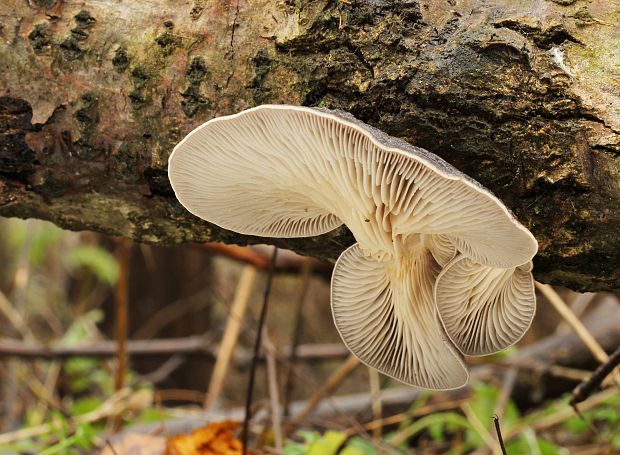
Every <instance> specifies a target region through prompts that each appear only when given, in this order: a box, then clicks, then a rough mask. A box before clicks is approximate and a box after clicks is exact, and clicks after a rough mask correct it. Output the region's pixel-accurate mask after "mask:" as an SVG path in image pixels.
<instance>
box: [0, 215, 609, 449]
mask: <svg viewBox="0 0 620 455" xmlns="http://www.w3.org/2000/svg"><path fill="white" fill-rule="evenodd" d="M121 242H122V241H121V240H119V239H114V238H109V237H106V236H104V235H100V234H94V233H89V232H83V233H75V232H68V231H63V230H61V229H59V228H58V227H56V226H54V225H53V224H50V223H46V222H42V221H36V220H27V221H23V220H16V219H0V264H2V267H1V268H0V378H1V384H0V394H1V401H0V453H2V454H4V453H7V454H8V453H33V454H45V455H50V454H85V453H97V452H98V451H100V450H104V451H105V449H106V447H107V446H109V445H111V444H121V443H120V442H114V443H109V442H106V441H120V440H121V439H122V438H123V437H125V436H126V435H128V434H131V432H133V431H139V432H142V433H146V434H149V435H153V437H155V435H157V437H161V436H163V437H164V439H162V440H161V441H160V440H159V439H158V440H157V441H158V444H160V443H161V444H162V445H161V447H160V446H157V447H159V449H153V452H144V453H145V454H146V453H163V445H165V437H167V436H170V435H172V434H175V433H179V432H189V431H191V430H192V429H194V428H196V427H197V426H200V425H201V424H204V423H205V422H206V421H213V420H217V419H222V418H229V417H231V418H236V419H239V418H241V417H242V413H241V411H240V409H241V407H242V406H243V403H244V399H245V394H246V383H247V367H248V361H249V357H248V355H249V352H250V351H251V348H252V343H253V340H254V335H255V330H256V322H257V320H258V311H259V303H260V300H261V294H262V292H263V289H264V285H265V280H266V273H265V271H264V270H263V269H261V267H260V266H259V265H260V263H261V261H267V260H268V256H269V251H270V249H269V248H267V247H265V248H262V249H261V248H255V249H247V251H245V250H244V251H245V252H241V250H240V249H234V250H222V249H221V248H222V247H217V248H215V247H213V248H208V247H205V246H203V245H182V246H177V247H156V246H149V245H140V244H129V246H128V248H129V254H128V256H127V259H123V256H122V255H120V254H119V251H120V248H121ZM222 251H226V254H222ZM244 255H247V257H246V256H244ZM282 256H283V258H282V261H284V262H283V265H281V267H280V269H281V271H280V272H279V273H277V274H276V276H275V279H274V280H275V281H274V287H273V291H272V298H271V303H270V309H269V315H268V322H267V326H266V330H267V333H268V339H269V340H270V342H271V343H272V344H273V345H274V346H275V349H276V351H277V356H276V360H277V378H278V381H277V389H278V396H279V397H280V398H279V399H280V403H281V404H282V405H283V406H285V404H283V403H284V402H286V401H290V402H293V401H296V402H297V407H295V405H291V408H290V413H289V414H291V415H293V416H295V413H296V412H297V413H298V412H299V410H300V409H302V408H303V407H304V406H305V405H307V404H308V401H307V400H308V399H309V398H310V397H311V396H312V395H313V394H316V393H317V391H319V390H320V389H321V388H322V387H324V386H325V384H326V381H327V383H329V381H330V380H333V374H334V371H337V370H338V369H339V368H341V367H342V362H343V360H344V359H345V358H346V351H344V352H343V351H342V349H341V344H340V339H339V337H338V334H337V332H336V330H335V328H334V327H333V323H332V318H331V310H330V307H329V275H330V270H331V265H329V264H323V263H319V262H318V261H314V260H309V259H304V258H301V257H299V256H296V255H294V254H293V253H290V252H283V255H282ZM247 258H253V259H252V260H251V261H248V259H247ZM240 259H241V260H240ZM123 260H125V261H126V262H127V263H126V264H125V266H126V268H127V270H128V272H127V276H126V277H125V278H126V279H127V283H128V302H129V311H128V321H129V323H128V326H127V333H128V338H129V340H131V342H134V341H136V340H148V341H149V342H150V344H149V343H147V348H145V349H146V350H147V351H148V347H149V346H150V347H151V348H153V349H155V348H158V347H162V349H163V347H165V346H167V345H166V342H167V341H168V340H176V342H177V343H178V344H176V345H175V346H179V347H180V348H179V350H178V352H174V351H170V350H168V351H165V352H159V353H157V352H151V353H148V352H147V353H144V352H142V354H131V355H130V356H129V364H128V367H127V368H126V369H125V370H124V371H123V372H122V373H123V374H122V376H123V378H124V380H123V381H122V382H123V386H122V388H119V387H118V385H117V384H116V383H115V382H116V381H115V371H116V368H117V365H118V362H117V357H116V355H115V349H116V344H115V343H114V342H113V341H114V340H115V338H116V337H117V323H118V320H117V312H116V304H117V303H116V302H117V300H116V299H117V298H118V297H117V294H116V292H117V291H118V286H119V283H120V281H122V280H123V276H122V272H121V270H122V267H121V266H122V265H123V264H122V263H121V262H122V261H123ZM252 261H253V262H252ZM257 264H259V265H257ZM244 274H245V276H246V278H247V280H246V281H245V283H246V284H245V285H242V282H243V280H244V278H243V276H244ZM243 286H246V287H247V288H248V292H249V295H248V302H249V303H248V306H247V311H246V312H245V313H244V314H243V317H242V318H241V320H240V321H238V322H239V324H240V332H239V336H238V340H235V344H234V355H233V358H232V360H231V361H230V366H229V367H228V370H227V373H226V375H225V378H224V381H223V383H222V384H221V390H220V391H219V392H218V393H217V396H216V397H215V403H214V404H213V406H212V407H210V409H209V410H207V409H205V408H204V406H203V404H204V400H205V392H206V391H207V389H208V387H209V380H210V378H211V374H212V372H213V365H214V362H215V360H216V357H217V353H218V351H217V347H218V345H219V343H220V342H221V340H222V337H223V335H224V333H225V331H226V327H227V325H228V324H229V323H230V320H231V316H230V315H231V305H232V304H233V302H234V301H235V297H236V296H237V295H238V293H239V292H240V288H241V287H243ZM559 292H560V294H561V295H562V296H563V297H564V298H565V300H567V301H569V302H572V303H573V305H572V307H573V309H574V310H575V312H577V313H579V315H580V316H581V317H585V316H586V315H587V314H588V313H593V312H595V310H596V308H597V307H598V306H599V305H602V304H603V303H607V304H609V301H610V300H613V302H614V304H615V305H616V308H618V301H617V299H616V298H615V297H613V296H610V295H602V294H601V295H591V296H589V297H587V298H584V297H583V296H580V295H577V294H574V293H571V292H569V291H566V290H559ZM579 302H582V303H581V304H579ZM583 302H586V304H585V305H584V304H583ZM581 307H583V308H581ZM567 332H570V330H568V329H567V328H566V327H565V324H563V322H562V321H561V319H560V318H559V317H558V316H557V315H556V314H555V312H554V311H553V310H551V309H549V306H548V305H545V302H544V300H542V299H541V300H540V301H539V309H538V315H537V319H536V321H535V324H534V326H533V328H532V330H531V331H530V332H529V333H528V335H527V336H526V338H525V339H524V340H522V342H520V343H519V345H518V346H517V347H515V348H511V349H510V350H508V351H506V352H504V353H502V354H501V355H496V356H491V357H485V358H475V359H469V361H470V364H471V365H472V367H474V368H478V367H480V368H481V370H480V371H482V370H483V373H482V374H481V375H479V377H477V378H474V379H473V380H472V381H471V384H470V386H469V387H468V388H466V389H463V390H461V391H458V392H457V393H452V392H450V393H448V392H446V393H439V392H438V393H430V392H418V391H415V393H414V392H411V389H408V388H403V387H401V386H400V385H399V384H398V383H395V382H394V381H392V380H390V379H389V378H385V377H380V380H379V389H380V390H381V391H382V392H383V393H384V394H385V396H386V397H387V396H388V393H393V395H394V397H396V398H394V397H393V398H391V399H387V398H386V399H383V396H384V395H381V397H382V401H383V402H382V403H379V400H378V399H377V393H378V392H377V390H374V392H373V387H375V388H376V386H372V385H369V384H371V383H372V380H370V382H369V372H368V369H367V368H366V367H363V366H361V365H353V366H352V367H351V368H350V369H349V370H347V372H346V374H343V377H342V378H341V379H342V381H341V383H338V384H336V386H334V387H333V389H331V390H329V391H328V393H326V394H325V395H324V396H322V397H321V396H320V397H319V398H322V400H321V403H322V404H323V405H324V406H323V407H322V408H321V407H319V408H317V411H316V414H315V415H314V417H313V415H312V414H309V415H308V416H306V417H305V418H303V419H301V420H295V418H293V424H291V423H290V422H291V421H290V420H286V419H285V423H284V424H283V431H284V432H285V433H286V434H285V437H284V441H283V443H282V447H281V448H280V449H278V450H276V449H275V448H274V446H277V445H278V444H277V441H276V440H275V439H274V438H275V436H274V428H272V427H271V426H270V425H271V423H272V420H273V419H270V417H269V416H270V414H269V408H270V404H269V402H270V400H272V399H273V396H272V395H273V390H271V391H270V389H269V379H268V374H267V369H266V368H265V366H264V364H261V366H260V369H259V372H258V375H257V378H258V379H257V386H256V390H255V395H254V397H255V400H254V401H255V406H254V408H255V411H256V416H257V417H256V423H257V427H256V428H255V429H254V430H255V431H254V433H255V435H254V442H253V444H254V445H260V446H261V447H263V448H264V449H265V450H266V451H267V452H271V453H277V452H278V451H279V452H281V453H284V454H286V455H298V454H299V455H301V454H313V455H329V454H335V453H340V454H344V455H366V454H373V453H424V454H435V453H437V454H439V453H449V454H465V453H498V450H499V446H498V444H497V439H496V435H495V429H494V425H493V416H494V415H498V417H499V419H500V422H501V428H502V431H503V433H504V436H505V439H506V449H507V452H508V453H509V454H511V455H512V454H540V455H551V454H569V453H570V454H580V455H585V454H605V453H610V454H611V453H620V394H619V393H618V391H617V389H614V388H613V387H611V388H607V389H606V390H605V391H603V392H597V394H595V395H594V397H593V399H592V400H593V401H590V402H588V403H587V405H586V406H585V408H584V411H583V414H584V416H585V417H586V419H585V420H583V419H580V418H579V417H577V416H576V415H574V413H573V411H572V410H571V409H570V408H569V407H568V405H567V401H568V397H569V395H567V393H568V392H569V391H570V390H571V389H572V387H574V386H575V385H576V384H577V383H578V382H579V380H580V379H582V378H583V377H585V376H587V372H588V370H592V369H593V368H594V367H595V366H596V362H595V361H594V360H593V359H592V358H587V359H586V358H585V357H584V359H585V360H584V359H582V357H583V356H581V357H579V355H577V354H575V355H574V356H573V360H575V363H576V364H575V365H572V364H571V365H570V366H569V367H567V366H566V365H563V366H562V365H558V367H562V368H568V369H572V370H571V371H573V376H572V377H570V374H568V373H566V372H565V374H564V376H563V377H559V376H558V375H556V376H553V375H551V376H549V375H548V374H547V373H548V371H547V370H545V371H544V374H543V373H541V372H540V371H538V370H537V369H536V368H533V369H532V370H531V371H529V372H528V371H526V372H525V376H527V377H529V378H530V379H531V382H529V383H528V382H527V379H526V381H525V382H524V381H523V380H522V377H521V376H517V375H516V371H517V370H516V369H514V368H515V367H514V366H513V367H512V368H513V370H514V374H513V375H512V384H511V383H509V381H508V380H507V377H509V373H507V372H508V371H510V368H508V369H507V367H506V365H510V362H511V359H512V358H517V357H518V355H519V353H520V352H521V351H522V350H523V347H524V346H534V345H536V344H537V343H538V344H540V343H542V342H543V341H544V339H545V337H548V336H550V335H561V334H562V333H567ZM616 332H620V328H618V327H617V328H616ZM616 332H614V333H615V336H617V335H618V333H616ZM612 335H613V334H612ZM196 341H198V342H199V343H198V346H197V344H196ZM612 342H613V339H612ZM184 343H185V344H184ZM192 343H193V344H192ZM296 343H297V344H300V345H304V346H307V347H309V351H308V352H311V351H312V352H314V351H316V352H319V351H320V349H328V350H329V349H331V350H332V351H334V352H335V354H333V355H323V356H322V357H321V356H318V357H316V358H312V359H305V360H297V361H295V362H294V364H292V363H291V359H290V358H289V357H288V356H287V354H286V352H287V349H288V347H290V346H291V345H295V344H296ZM200 344H202V347H201V346H200ZM319 348H320V349H319ZM50 349H51V350H54V349H60V350H63V349H64V350H69V349H74V353H75V351H80V350H83V351H84V353H83V354H82V355H67V354H66V353H65V354H63V355H56V354H50V352H48V351H49V350H50ZM93 349H94V351H93ZM141 349H143V348H141ZM313 349H314V351H313ZM338 349H340V351H339V350H338ZM33 351H36V352H38V353H39V354H38V355H36V356H35V355H32V352H33ZM95 351H96V352H97V353H96V354H93V352H95ZM103 351H105V352H103ZM102 352H103V353H102ZM320 352H323V351H320ZM330 352H331V351H330ZM560 354H562V353H560ZM554 355H555V354H554ZM562 355H564V354H562ZM566 356H567V358H570V357H571V354H570V353H569V354H567V355H566ZM562 362H564V361H561V362H560V363H562ZM564 363H566V362H564ZM547 367H550V366H549V365H547ZM537 368H538V367H537ZM518 369H519V372H520V373H521V371H523V370H524V367H523V366H520V367H519V368H518ZM525 370H527V368H525ZM536 371H538V373H535V372H536ZM578 372H581V373H578ZM579 374H581V376H579ZM371 376H372V375H371ZM560 376H561V375H560ZM524 384H525V385H524ZM287 390H290V393H289V392H288V391H287ZM373 393H374V395H373ZM287 396H288V398H287ZM360 397H365V398H360ZM340 398H342V399H341V400H340ZM339 400H340V401H339ZM377 403H379V404H382V406H379V407H377V406H375V405H376V404H377ZM261 410H262V411H261ZM378 410H379V411H380V412H379V414H377V412H378ZM261 412H262V414H261ZM377 419H382V420H377ZM373 421H375V423H376V422H379V423H378V424H377V425H375V426H373V424H372V422H373ZM287 422H288V423H287ZM369 422H371V423H370V424H368V423H369ZM115 433H116V435H115ZM117 447H120V445H119V446H117ZM144 447H146V446H144ZM160 449H161V450H160ZM119 450H120V449H119ZM144 450H146V449H144ZM158 450H159V452H158ZM102 453H103V452H102ZM117 453H118V454H119V455H120V453H122V452H120V451H119V452H117ZM196 453H198V452H196Z"/></svg>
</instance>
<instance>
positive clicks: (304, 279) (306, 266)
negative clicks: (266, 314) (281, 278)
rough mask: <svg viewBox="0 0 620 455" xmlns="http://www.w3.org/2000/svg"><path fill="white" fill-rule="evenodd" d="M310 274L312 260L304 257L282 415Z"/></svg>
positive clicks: (289, 392) (289, 390) (288, 395)
mask: <svg viewBox="0 0 620 455" xmlns="http://www.w3.org/2000/svg"><path fill="white" fill-rule="evenodd" d="M311 274H312V261H310V260H308V259H306V260H304V261H303V262H302V264H301V277H300V281H301V283H300V286H299V293H298V294H297V299H296V305H295V310H294V312H293V314H294V315H295V323H294V325H293V338H292V340H291V352H290V354H289V358H288V363H287V366H286V383H285V384H286V386H285V389H284V415H285V416H287V417H288V415H289V406H290V403H291V400H292V398H293V388H294V382H293V376H294V375H293V371H294V368H295V364H296V362H297V358H298V357H297V347H298V345H299V342H300V340H301V334H302V322H303V307H304V301H305V300H306V295H307V294H308V288H309V287H310V276H311Z"/></svg>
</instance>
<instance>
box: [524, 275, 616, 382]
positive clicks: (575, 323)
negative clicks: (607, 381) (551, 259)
mask: <svg viewBox="0 0 620 455" xmlns="http://www.w3.org/2000/svg"><path fill="white" fill-rule="evenodd" d="M536 289H538V290H539V291H540V292H541V293H542V294H543V295H544V296H545V297H546V298H547V300H548V301H549V303H551V305H553V307H554V308H555V309H556V311H557V312H558V313H559V314H560V316H562V318H564V320H565V321H566V322H567V323H568V325H569V326H570V327H571V329H573V331H574V332H575V333H576V334H577V336H578V337H579V339H580V340H581V341H583V343H584V344H585V345H586V346H587V348H588V349H589V350H590V352H591V353H592V355H593V356H594V358H595V359H596V360H598V361H599V362H600V363H605V362H607V360H609V356H608V355H607V353H606V352H605V350H604V349H603V348H602V347H601V345H600V344H599V343H598V342H597V341H596V339H595V338H594V337H593V336H592V334H591V333H590V332H589V331H588V329H587V328H586V327H585V326H584V325H583V323H582V322H581V321H580V320H579V318H578V317H577V316H575V314H574V313H573V312H572V311H571V310H570V308H568V305H566V302H564V300H563V299H562V298H561V297H560V296H559V295H558V293H557V292H555V290H554V289H553V288H552V287H551V286H549V285H548V284H542V283H539V282H536ZM612 377H613V381H614V383H615V384H616V386H617V387H620V378H619V377H618V375H616V374H614V375H613V376H612Z"/></svg>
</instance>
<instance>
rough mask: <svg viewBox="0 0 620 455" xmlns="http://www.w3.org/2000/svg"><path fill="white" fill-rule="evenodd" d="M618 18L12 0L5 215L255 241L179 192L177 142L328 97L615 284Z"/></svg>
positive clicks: (564, 260)
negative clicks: (251, 111) (260, 112)
mask: <svg viewBox="0 0 620 455" xmlns="http://www.w3.org/2000/svg"><path fill="white" fill-rule="evenodd" d="M618 24H620V1H619V0H591V1H587V2H586V1H580V0H553V1H550V0H527V1H520V2H515V1H512V0H497V1H494V2H487V1H484V0H462V1H461V0H446V1H419V2H418V1H414V0H397V1H387V0H339V1H336V0H315V1H310V2H305V1H298V0H254V1H244V0H230V2H226V1H215V0H195V1H193V2H191V1H185V0H144V1H141V2H117V1H113V0H101V1H98V2H82V1H73V0H65V1H61V0H27V1H26V0H5V1H4V2H2V4H1V5H0V40H1V42H0V215H2V216H20V217H38V218H44V219H48V220H52V221H53V222H55V223H57V224H59V225H61V226H63V227H66V228H70V229H92V230H97V231H102V232H106V233H109V234H116V235H124V236H128V237H132V238H134V239H137V240H140V241H146V242H160V243H178V242H190V241H206V240H222V241H226V242H235V243H244V242H247V241H256V239H247V238H243V237H241V236H239V235H236V234H234V233H230V232H226V231H222V230H221V229H219V228H217V227H214V226H211V225H209V224H207V223H203V222H201V221H199V220H197V219H196V218H193V217H192V216H191V215H189V214H188V213H187V212H185V211H184V210H183V209H182V208H181V207H180V206H179V204H178V203H177V202H176V201H175V199H174V197H173V194H172V191H171V189H170V186H169V183H168V181H167V178H166V160H167V157H168V155H169V153H170V151H171V149H172V148H173V146H174V145H175V144H176V143H177V142H178V141H179V140H180V139H181V138H182V137H183V136H184V135H185V134H186V133H187V132H189V131H190V130H191V129H192V128H194V127H195V126H197V125H198V124H200V123H202V122H204V121H206V120H208V119H210V118H212V117H214V116H218V115H224V114H230V113H233V112H236V111H239V110H241V109H244V108H247V107H251V106H254V105H257V104H262V103H291V104H304V105H320V106H326V107H332V108H340V109H344V110H347V111H349V112H351V113H353V114H354V115H355V116H357V117H358V118H360V119H361V120H363V121H365V122H368V123H370V124H372V125H374V126H377V127H379V128H381V129H382V130H384V131H386V132H388V133H389V134H392V135H394V136H399V137H402V138H404V139H405V140H408V141H410V142H411V143H413V144H416V145H418V146H421V147H424V148H426V149H428V150H431V151H432V152H435V153H437V154H438V155H440V156H442V157H443V158H445V159H446V160H448V161H449V162H451V163H453V164H454V165H455V166H456V167H458V168H459V169H461V170H463V171H464V172H466V173H468V174H470V175H472V176H473V177H474V178H476V179H478V180H479V181H480V182H482V183H483V184H484V185H486V186H488V187H489V188H490V189H492V190H493V191H494V192H495V193H496V194H497V195H498V196H499V197H501V198H502V199H503V200H504V201H505V202H506V204H507V205H508V206H509V207H511V209H512V210H513V211H514V212H515V213H516V215H517V216H518V217H519V218H520V220H521V221H522V222H523V223H524V224H525V225H527V226H528V227H529V228H530V229H531V230H532V231H533V233H534V234H535V235H536V237H537V238H538V241H539V242H540V253H539V255H538V256H537V258H536V262H535V265H536V270H535V273H536V276H537V278H538V279H540V280H543V281H547V282H553V283H556V284H564V285H567V286H569V287H572V288H573V289H578V290H586V289H588V290H600V289H620V234H619V228H618V226H619V225H620V26H619V25H618ZM257 165H260V163H257ZM352 241H353V239H352V237H351V235H350V234H349V233H348V232H346V231H345V230H339V231H336V232H334V233H332V234H329V235H326V236H323V237H321V238H318V239H307V240H296V241H284V240H281V241H279V244H280V245H284V246H289V247H292V248H294V249H296V250H298V251H301V252H304V253H306V254H312V255H315V256H318V257H323V258H335V257H337V255H338V254H339V253H340V251H342V249H343V248H344V247H345V246H346V245H348V244H350V243H351V242H352Z"/></svg>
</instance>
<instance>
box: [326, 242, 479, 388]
mask: <svg viewBox="0 0 620 455" xmlns="http://www.w3.org/2000/svg"><path fill="white" fill-rule="evenodd" d="M439 269H440V267H439V265H438V264H437V263H436V262H435V260H434V259H433V257H432V255H431V253H430V251H428V250H426V251H425V252H423V253H422V254H420V255H418V256H415V257H412V258H410V260H408V261H405V263H400V264H394V263H393V262H380V261H377V260H375V259H373V258H371V257H369V256H366V255H364V253H363V252H362V250H361V248H360V247H359V245H358V244H357V243H356V244H354V245H352V246H350V247H349V248H348V249H346V250H345V251H344V252H343V253H342V254H341V255H340V257H339V258H338V261H337V262H336V266H335V268H334V274H333V275H332V287H331V289H332V290H331V303H332V315H333V317H334V323H335V325H336V328H337V329H338V332H339V333H340V336H341V337H342V339H343V341H344V343H345V344H346V345H347V347H348V348H349V349H350V350H351V352H353V354H355V356H357V357H358V358H359V359H360V360H361V361H362V362H363V363H365V364H366V365H368V366H370V367H372V368H375V369H377V370H379V371H381V372H382V373H383V374H385V375H387V376H390V377H392V378H394V379H396V380H398V381H401V382H404V383H405V384H410V385H415V386H417V387H424V388H427V389H433V390H449V389H455V388H458V387H462V386H463V385H465V384H466V383H467V379H468V377H469V374H468V372H467V369H466V368H465V364H464V362H463V357H462V355H461V354H460V353H459V352H458V351H457V350H456V349H455V347H454V346H453V345H452V343H451V342H450V341H449V340H448V338H447V336H446V334H445V332H444V330H443V327H442V325H441V323H440V322H439V321H438V320H437V309H436V307H435V304H434V301H433V284H434V282H435V277H436V276H437V273H438V272H439Z"/></svg>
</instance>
